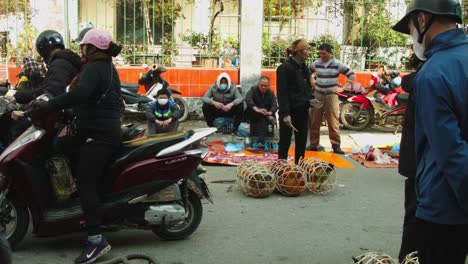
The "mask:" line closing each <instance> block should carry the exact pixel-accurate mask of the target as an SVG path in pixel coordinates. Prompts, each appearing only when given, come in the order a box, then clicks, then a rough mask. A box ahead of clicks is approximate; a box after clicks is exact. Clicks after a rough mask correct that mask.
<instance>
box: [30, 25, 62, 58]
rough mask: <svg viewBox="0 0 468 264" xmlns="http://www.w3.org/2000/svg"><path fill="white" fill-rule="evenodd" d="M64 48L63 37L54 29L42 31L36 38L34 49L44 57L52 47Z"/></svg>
mask: <svg viewBox="0 0 468 264" xmlns="http://www.w3.org/2000/svg"><path fill="white" fill-rule="evenodd" d="M56 47H57V48H60V49H64V48H65V45H64V44H63V37H62V35H60V33H58V32H57V31H55V30H45V31H42V32H41V34H39V36H37V39H36V50H37V52H38V53H39V55H41V57H43V58H46V57H47V55H48V54H49V52H50V51H51V50H52V49H53V48H56Z"/></svg>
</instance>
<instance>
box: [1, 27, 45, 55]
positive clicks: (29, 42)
mask: <svg viewBox="0 0 468 264" xmlns="http://www.w3.org/2000/svg"><path fill="white" fill-rule="evenodd" d="M23 29H24V31H23V32H21V33H19V34H18V39H17V41H16V47H14V46H13V45H12V44H11V42H8V43H7V51H8V52H9V53H10V55H11V56H14V57H16V59H17V60H16V61H17V63H21V61H22V58H23V57H25V56H33V57H37V59H40V57H39V56H38V55H37V54H36V53H35V49H34V45H35V40H36V37H37V35H38V34H39V32H38V30H37V29H36V28H34V27H32V26H31V25H30V24H29V22H26V24H25V26H24V28H23Z"/></svg>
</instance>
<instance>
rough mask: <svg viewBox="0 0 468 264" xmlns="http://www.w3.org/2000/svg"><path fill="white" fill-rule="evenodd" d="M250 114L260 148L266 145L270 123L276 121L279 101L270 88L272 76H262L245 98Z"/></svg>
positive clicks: (253, 130)
mask: <svg viewBox="0 0 468 264" xmlns="http://www.w3.org/2000/svg"><path fill="white" fill-rule="evenodd" d="M245 101H246V102H247V108H248V109H249V111H250V112H251V114H250V132H251V134H252V135H256V136H257V137H258V146H257V147H258V148H262V147H264V146H265V137H266V135H267V131H268V124H275V123H276V111H278V103H277V102H276V97H275V94H274V93H273V91H272V90H271V89H270V78H268V77H267V76H262V77H260V80H259V81H258V85H255V86H253V87H252V88H250V90H249V92H248V93H247V96H246V98H245Z"/></svg>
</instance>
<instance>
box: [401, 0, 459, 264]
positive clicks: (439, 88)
mask: <svg viewBox="0 0 468 264" xmlns="http://www.w3.org/2000/svg"><path fill="white" fill-rule="evenodd" d="M460 23H462V11H461V6H460V3H459V1H458V0H411V2H410V3H409V4H408V6H407V10H406V13H405V15H404V17H403V18H402V19H401V20H400V21H399V22H398V23H397V24H395V25H394V26H393V29H394V30H396V31H398V32H401V33H404V34H408V35H411V37H412V39H413V50H414V52H415V54H416V56H417V57H418V58H419V59H421V60H425V59H427V61H426V62H425V64H424V66H423V67H422V68H421V69H420V70H419V72H418V73H417V75H416V77H415V80H414V81H413V83H414V84H415V87H414V91H413V92H414V100H415V124H414V125H415V133H414V137H415V153H416V175H415V179H416V180H415V185H416V187H415V189H416V196H417V206H416V226H417V229H418V234H417V236H418V241H417V246H416V247H417V251H418V256H419V262H420V263H423V264H427V263H454V264H464V263H465V259H466V257H467V253H468V243H467V237H468V170H467V169H466V164H468V82H467V80H468V37H467V36H466V35H465V33H464V32H463V29H458V28H457V24H460Z"/></svg>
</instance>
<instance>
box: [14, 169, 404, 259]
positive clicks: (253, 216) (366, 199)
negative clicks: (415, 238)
mask: <svg viewBox="0 0 468 264" xmlns="http://www.w3.org/2000/svg"><path fill="white" fill-rule="evenodd" d="M355 165H356V169H337V175H338V182H339V187H338V188H337V189H336V191H335V192H333V193H330V194H327V195H312V194H306V193H304V194H302V195H301V196H299V197H293V198H288V197H284V196H281V195H279V194H273V195H272V196H270V197H267V198H264V199H254V198H248V197H245V196H243V195H242V194H241V193H240V191H239V189H238V187H237V185H236V184H235V183H210V184H209V188H210V189H211V191H212V194H213V196H214V201H215V204H214V205H211V204H204V209H205V215H204V218H203V220H202V224H201V226H200V228H199V229H198V230H197V231H196V232H195V233H194V234H193V235H192V236H190V237H189V238H188V239H186V240H183V241H173V242H168V241H160V240H158V239H157V237H156V236H155V235H153V234H152V233H151V232H148V231H135V230H123V231H119V232H116V233H108V234H106V236H107V237H108V240H109V242H110V243H111V244H112V246H113V249H112V251H111V253H110V254H108V256H106V258H105V260H110V259H112V258H115V257H119V256H122V255H125V254H130V253H143V254H148V255H150V256H153V257H155V258H157V259H158V260H159V262H160V263H165V264H189V263H196V264H218V263H233V264H235V263H314V264H315V263H333V264H334V263H338V264H339V263H352V261H351V256H356V255H359V254H362V253H363V252H366V251H369V250H372V251H374V250H382V251H384V252H386V253H388V254H390V255H392V256H396V255H397V254H398V249H399V243H400V236H401V222H402V212H403V211H402V206H403V199H402V197H403V192H402V190H403V178H402V177H400V176H398V175H397V172H396V169H366V168H364V167H362V166H360V165H359V164H356V163H355ZM207 168H208V173H207V180H208V182H211V181H218V180H227V181H229V180H234V179H235V168H233V167H207ZM83 237H84V234H74V235H66V236H62V237H57V238H45V239H44V238H40V239H39V238H35V237H33V236H28V237H27V238H26V240H25V241H24V242H23V244H22V248H20V249H19V250H17V251H16V252H14V263H15V264H31V263H34V264H55V263H57V264H62V263H72V260H73V258H74V257H76V256H77V255H78V254H79V249H80V243H81V242H80V241H81V239H82V238H83Z"/></svg>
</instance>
